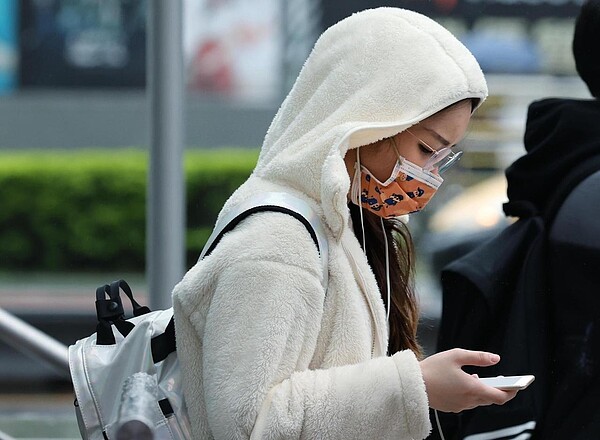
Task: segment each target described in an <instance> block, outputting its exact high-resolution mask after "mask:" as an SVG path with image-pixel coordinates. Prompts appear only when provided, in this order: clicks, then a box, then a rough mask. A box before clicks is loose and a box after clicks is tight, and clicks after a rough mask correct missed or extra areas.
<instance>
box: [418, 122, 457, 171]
mask: <svg viewBox="0 0 600 440" xmlns="http://www.w3.org/2000/svg"><path fill="white" fill-rule="evenodd" d="M406 132H407V133H408V134H410V135H411V136H412V137H414V138H415V139H416V140H418V141H419V142H420V143H421V144H422V145H423V147H425V148H426V149H427V150H429V151H430V152H431V156H429V159H427V162H425V165H423V169H424V170H425V171H431V170H433V169H434V168H437V170H438V173H440V174H442V173H443V172H444V171H446V170H447V169H448V168H450V167H451V166H452V165H455V164H456V162H458V160H459V159H460V157H461V156H462V154H463V152H462V151H453V150H452V149H451V148H450V147H444V148H440V149H439V150H436V149H435V148H432V147H430V146H429V145H428V144H427V142H425V141H423V140H422V139H421V138H419V137H417V136H415V135H414V134H413V133H412V132H411V131H410V130H406Z"/></svg>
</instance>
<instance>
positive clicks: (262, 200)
mask: <svg viewBox="0 0 600 440" xmlns="http://www.w3.org/2000/svg"><path fill="white" fill-rule="evenodd" d="M261 211H273V212H282V213H285V214H289V215H291V216H293V217H294V218H296V219H298V220H299V221H300V222H302V224H303V225H304V226H305V227H306V229H307V230H308V232H309V233H310V236H311V237H312V239H313V241H314V242H315V245H316V246H317V250H318V251H319V255H320V257H321V265H322V267H323V280H322V284H323V287H324V288H325V291H327V281H328V277H327V275H328V264H329V263H328V262H329V252H328V244H327V236H326V234H325V227H324V226H323V223H322V221H321V219H320V217H319V216H318V215H317V214H316V213H315V212H314V210H313V209H312V208H311V207H310V205H309V204H308V203H306V201H304V200H302V199H301V198H299V197H296V196H292V195H290V194H286V193H282V192H266V193H260V194H257V195H256V196H254V197H252V198H250V199H248V200H246V201H244V202H243V203H240V204H239V205H237V206H235V207H234V208H233V209H232V210H231V211H229V212H228V213H227V214H226V215H225V216H223V217H222V218H221V219H219V221H218V222H217V224H216V225H215V228H214V229H213V232H212V234H211V235H210V237H209V238H208V240H207V242H206V244H205V245H204V249H203V250H202V252H201V253H200V258H199V260H202V258H204V257H206V256H207V255H209V254H210V253H211V252H212V251H213V250H214V248H215V247H216V246H217V244H218V243H219V241H220V240H221V238H222V237H223V235H225V234H226V233H227V232H229V231H231V230H232V229H233V228H235V227H236V226H237V225H238V224H239V223H240V222H241V221H242V220H244V219H245V218H246V217H248V216H250V215H252V214H254V213H257V212H261Z"/></svg>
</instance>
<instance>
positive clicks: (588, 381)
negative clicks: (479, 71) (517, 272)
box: [506, 0, 600, 439]
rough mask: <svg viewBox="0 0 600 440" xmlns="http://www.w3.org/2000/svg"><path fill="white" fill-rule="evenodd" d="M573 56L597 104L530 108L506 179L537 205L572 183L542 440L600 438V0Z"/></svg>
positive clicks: (552, 241) (550, 103) (555, 231)
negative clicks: (519, 154) (519, 152)
mask: <svg viewBox="0 0 600 440" xmlns="http://www.w3.org/2000/svg"><path fill="white" fill-rule="evenodd" d="M573 55H574V57H575V64H576V67H577V72H578V73H579V75H580V77H581V79H582V80H583V81H584V82H585V83H586V85H587V87H588V89H589V91H590V92H591V94H592V96H593V99H591V100H574V99H547V100H542V101H539V102H536V103H533V104H532V105H531V106H530V109H529V115H528V120H527V129H526V133H525V145H526V147H527V151H528V153H527V155H525V156H524V157H523V158H521V159H520V160H518V161H517V162H515V163H514V164H513V166H512V167H510V168H509V169H508V170H507V173H506V175H507V178H508V181H509V186H508V192H509V197H511V196H512V197H515V194H520V195H522V197H524V198H526V199H529V200H532V201H534V202H535V203H536V204H543V203H544V198H545V196H546V195H547V194H549V193H551V189H552V188H553V187H555V186H556V185H557V184H559V183H560V181H561V179H562V178H563V177H564V176H567V175H570V176H574V177H571V178H572V179H573V178H574V179H575V181H574V182H575V184H574V187H573V189H572V190H571V191H570V192H569V193H568V195H566V196H565V198H564V202H563V203H562V205H561V207H560V209H559V210H558V213H557V214H556V217H555V220H554V223H553V225H552V227H551V228H550V231H549V242H548V256H549V259H548V266H549V270H548V277H549V278H548V286H549V294H550V311H549V314H550V325H551V327H550V329H551V330H550V338H549V339H550V347H551V352H550V365H549V367H550V368H549V376H548V379H549V385H548V401H547V411H546V414H545V418H544V420H543V422H542V429H541V432H540V436H539V437H540V438H543V439H566V438H569V439H592V438H600V404H599V402H600V274H599V270H600V99H599V98H600V0H588V1H586V2H585V3H584V4H583V5H582V8H581V11H580V14H579V17H578V19H577V22H576V25H575V33H574V38H573ZM577 182H579V183H577Z"/></svg>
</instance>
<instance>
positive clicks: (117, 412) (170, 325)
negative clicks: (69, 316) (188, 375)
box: [69, 193, 328, 440]
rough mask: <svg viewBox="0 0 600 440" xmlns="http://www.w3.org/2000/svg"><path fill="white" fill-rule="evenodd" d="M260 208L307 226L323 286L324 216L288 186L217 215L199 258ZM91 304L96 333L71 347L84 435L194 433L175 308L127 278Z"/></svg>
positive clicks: (95, 439)
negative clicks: (129, 310)
mask: <svg viewBox="0 0 600 440" xmlns="http://www.w3.org/2000/svg"><path fill="white" fill-rule="evenodd" d="M260 211H276V212H283V213H287V214H289V215H292V216H294V217H295V218H297V219H298V220H299V221H301V222H302V223H303V224H304V225H305V226H306V228H307V230H308V231H309V232H310V234H311V236H312V238H313V240H314V241H315V244H316V245H317V248H318V250H319V253H320V256H321V262H322V265H323V274H324V280H323V285H324V287H325V290H327V261H328V255H327V240H326V236H325V232H324V229H323V225H322V224H321V220H320V218H319V217H318V216H317V215H316V214H315V213H314V212H313V210H312V209H311V208H310V206H309V205H308V204H307V203H306V202H304V201H303V200H301V199H299V198H296V197H292V196H290V195H288V194H285V193H264V194H259V195H257V196H255V197H253V198H251V199H250V200H247V201H246V202H245V203H243V204H241V205H239V206H238V207H236V208H235V209H233V210H232V212H230V213H229V214H228V215H227V216H225V217H224V218H222V219H220V221H219V222H218V223H217V224H216V225H215V228H214V230H213V233H212V235H211V236H210V238H209V239H208V241H207V243H206V245H205V247H204V249H203V251H202V253H201V255H200V259H202V258H203V257H204V256H206V255H208V254H209V253H210V252H211V251H212V250H213V249H214V247H215V246H216V245H217V243H218V242H219V240H220V239H221V237H222V236H223V235H224V234H225V233H226V232H228V231H230V230H232V229H233V228H234V227H235V226H236V225H237V224H238V223H239V222H240V221H241V220H243V219H244V218H246V217H247V216H249V215H251V214H253V213H256V212H260ZM121 292H123V293H125V295H126V296H127V297H128V298H129V300H130V302H131V305H132V307H133V314H134V317H133V318H130V319H125V315H124V309H123V304H122V301H121ZM96 312H97V317H98V326H97V329H96V330H97V331H96V333H94V334H92V335H91V336H89V337H87V338H84V339H80V340H79V341H77V342H76V343H75V344H74V345H71V346H70V347H69V368H70V370H71V378H72V381H73V387H74V390H75V396H76V400H75V407H76V413H77V420H78V423H79V429H80V432H81V435H82V437H83V438H84V439H90V440H105V439H120V438H123V439H124V438H134V437H135V438H144V439H146V438H148V439H149V438H155V439H191V438H192V436H191V428H190V422H189V418H188V414H187V408H186V404H185V400H184V398H183V391H182V386H183V385H182V379H181V373H180V367H179V363H178V359H177V352H176V347H175V325H174V321H173V309H172V308H170V309H167V310H160V311H154V312H152V311H150V309H149V308H148V307H145V306H141V305H140V304H138V303H137V302H136V301H135V299H134V297H133V293H132V291H131V289H130V287H129V285H128V284H127V283H126V282H125V281H123V280H119V281H115V282H113V283H112V284H107V285H104V286H102V287H99V288H98V289H97V290H96ZM128 435H130V437H128ZM131 436H134V437H131Z"/></svg>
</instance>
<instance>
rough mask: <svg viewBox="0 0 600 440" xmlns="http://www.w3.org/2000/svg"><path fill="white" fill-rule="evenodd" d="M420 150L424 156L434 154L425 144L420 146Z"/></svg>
mask: <svg viewBox="0 0 600 440" xmlns="http://www.w3.org/2000/svg"><path fill="white" fill-rule="evenodd" d="M419 148H420V149H421V152H422V153H424V154H429V155H431V153H432V151H431V150H430V149H429V148H427V147H426V146H425V145H423V144H419Z"/></svg>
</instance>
